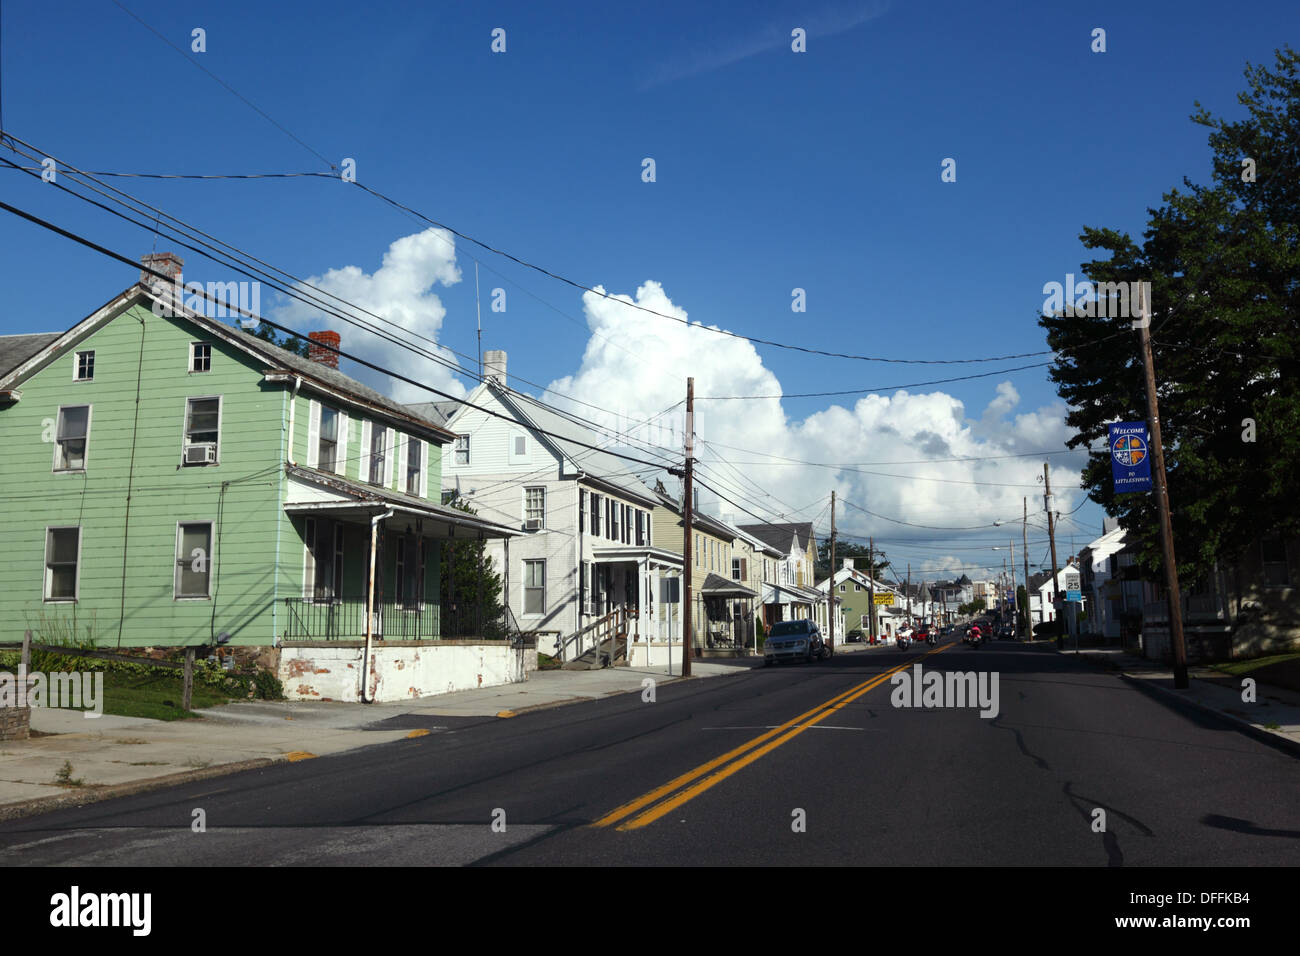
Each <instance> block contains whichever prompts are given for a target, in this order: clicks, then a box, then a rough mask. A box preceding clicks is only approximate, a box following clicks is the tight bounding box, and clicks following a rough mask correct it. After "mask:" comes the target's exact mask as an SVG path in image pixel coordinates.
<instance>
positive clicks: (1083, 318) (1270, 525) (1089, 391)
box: [1039, 47, 1300, 581]
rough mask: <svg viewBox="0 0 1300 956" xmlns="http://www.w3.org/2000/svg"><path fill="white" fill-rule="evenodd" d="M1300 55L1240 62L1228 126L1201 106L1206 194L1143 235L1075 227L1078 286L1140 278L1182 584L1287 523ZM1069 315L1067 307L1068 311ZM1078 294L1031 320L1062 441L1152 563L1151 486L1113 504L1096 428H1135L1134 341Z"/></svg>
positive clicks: (1295, 408) (1177, 203) (1291, 524)
mask: <svg viewBox="0 0 1300 956" xmlns="http://www.w3.org/2000/svg"><path fill="white" fill-rule="evenodd" d="M1298 67H1300V53H1298V52H1297V51H1295V50H1293V49H1291V48H1290V47H1286V48H1284V49H1282V50H1279V51H1277V52H1276V54H1275V63H1274V64H1273V65H1272V68H1271V69H1270V68H1266V67H1262V66H1261V67H1255V66H1249V65H1248V66H1247V68H1246V71H1245V77H1246V84H1247V88H1246V89H1245V90H1244V91H1243V92H1241V93H1239V94H1238V101H1239V102H1240V104H1241V105H1242V106H1243V107H1244V108H1245V115H1244V117H1242V118H1241V119H1238V120H1235V121H1229V120H1226V119H1223V118H1219V117H1215V116H1212V115H1211V114H1210V112H1209V111H1208V110H1207V109H1205V108H1204V107H1203V106H1201V104H1200V103H1197V104H1195V105H1196V109H1195V111H1194V112H1193V113H1192V116H1191V119H1192V121H1193V122H1195V123H1198V124H1200V125H1202V126H1204V127H1206V128H1207V129H1208V130H1209V136H1208V140H1209V146H1210V150H1211V154H1212V155H1211V160H1212V176H1211V181H1210V184H1209V185H1197V184H1194V183H1193V182H1191V180H1190V179H1188V178H1186V177H1185V178H1184V180H1183V187H1182V188H1181V189H1180V188H1174V189H1172V190H1170V191H1169V192H1167V193H1166V194H1165V195H1164V196H1163V197H1162V199H1163V205H1161V206H1160V207H1159V208H1156V209H1148V210H1147V213H1148V217H1149V218H1148V222H1147V227H1146V230H1145V232H1144V233H1143V236H1142V240H1141V241H1140V242H1138V241H1136V240H1134V239H1133V238H1132V237H1130V236H1129V235H1128V234H1127V233H1123V232H1119V231H1117V230H1114V229H1107V228H1094V227H1085V228H1084V230H1083V233H1082V234H1081V236H1080V239H1081V241H1082V242H1083V244H1084V246H1085V247H1086V248H1088V249H1091V250H1097V251H1099V252H1100V253H1103V254H1104V255H1103V256H1102V257H1099V258H1096V259H1093V260H1092V261H1089V262H1086V263H1084V264H1083V266H1082V268H1083V271H1084V273H1085V275H1086V276H1087V278H1088V279H1089V280H1091V281H1092V282H1093V283H1098V282H1134V281H1150V282H1151V288H1152V294H1151V303H1152V318H1151V325H1150V332H1151V338H1152V349H1153V355H1154V364H1155V375H1156V381H1157V393H1158V396H1159V405H1160V424H1161V429H1162V431H1163V438H1164V447H1165V456H1166V468H1167V472H1168V488H1169V500H1170V507H1171V511H1172V515H1173V531H1174V541H1175V548H1176V557H1177V560H1178V564H1179V572H1180V577H1182V578H1183V579H1184V580H1188V581H1191V580H1195V579H1196V578H1197V577H1199V576H1200V575H1201V574H1203V573H1204V572H1205V571H1206V570H1207V569H1208V568H1209V566H1210V565H1211V564H1212V563H1213V561H1214V560H1215V559H1216V558H1232V557H1235V556H1237V555H1238V554H1240V553H1241V551H1242V550H1243V549H1244V548H1245V547H1246V546H1247V545H1249V544H1250V543H1251V541H1252V540H1253V539H1254V538H1255V537H1256V536H1258V535H1259V534H1261V533H1263V532H1267V531H1272V530H1278V531H1282V532H1283V533H1286V534H1291V535H1293V534H1295V533H1296V531H1297V528H1298V527H1300V508H1297V507H1296V501H1297V500H1300V475H1298V473H1297V468H1296V464H1295V463H1296V462H1297V461H1300V391H1298V389H1300V379H1297V377H1296V371H1297V368H1296V358H1297V351H1300V311H1298V310H1297V305H1298V304H1300V303H1298V299H1300V227H1298V226H1297V223H1300V78H1298V77H1297V68H1298ZM1072 305H1073V306H1074V307H1073V308H1072V307H1071V306H1072ZM1097 311H1098V310H1096V309H1093V308H1088V307H1086V303H1084V302H1083V301H1082V299H1078V300H1076V302H1075V303H1066V304H1065V305H1064V307H1063V308H1062V309H1060V310H1057V311H1055V312H1054V313H1053V314H1050V315H1043V316H1041V317H1040V318H1039V324H1040V325H1041V326H1042V327H1043V328H1044V329H1046V331H1047V342H1048V345H1049V346H1050V347H1051V348H1052V349H1054V350H1056V351H1057V352H1058V357H1057V359H1056V361H1055V363H1054V365H1053V367H1052V369H1051V371H1050V373H1049V374H1050V377H1051V379H1052V381H1053V382H1055V383H1056V386H1057V391H1058V393H1059V394H1060V395H1061V397H1062V398H1064V399H1065V400H1066V402H1067V403H1068V404H1069V406H1070V411H1069V413H1068V415H1067V418H1066V421H1067V424H1068V425H1069V426H1070V427H1071V428H1073V429H1074V430H1075V435H1074V436H1073V437H1072V438H1071V440H1070V441H1069V443H1068V444H1069V445H1070V447H1080V446H1085V447H1087V448H1089V449H1090V452H1091V453H1090V456H1089V461H1088V465H1087V467H1086V469H1085V470H1084V473H1083V487H1084V488H1086V489H1087V490H1088V493H1089V495H1090V497H1092V498H1093V500H1095V501H1097V502H1099V503H1101V504H1102V505H1103V507H1105V509H1106V511H1107V512H1108V513H1109V514H1111V515H1116V516H1118V517H1119V519H1120V524H1121V526H1122V527H1124V528H1125V529H1126V530H1128V531H1130V532H1133V533H1135V534H1136V535H1137V537H1138V538H1139V539H1140V540H1141V542H1142V546H1141V551H1140V553H1139V561H1140V563H1141V565H1142V566H1143V569H1144V570H1145V571H1146V572H1147V573H1148V574H1152V575H1154V574H1155V573H1156V572H1157V570H1158V569H1159V568H1160V566H1161V557H1160V545H1159V518H1158V514H1157V511H1156V502H1155V496H1154V494H1153V493H1138V494H1123V495H1116V494H1115V493H1114V491H1113V489H1112V484H1111V469H1110V457H1109V454H1108V452H1107V449H1106V448H1105V445H1106V441H1105V440H1106V424H1107V423H1108V422H1114V421H1136V420H1143V419H1145V418H1146V417H1147V414H1146V398H1145V388H1144V383H1143V371H1142V361H1141V353H1140V339H1139V333H1138V332H1137V331H1136V330H1134V329H1132V328H1131V326H1130V321H1131V320H1130V319H1129V318H1107V317H1104V316H1099V315H1096V314H1095V312H1097Z"/></svg>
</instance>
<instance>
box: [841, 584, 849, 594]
mask: <svg viewBox="0 0 1300 956" xmlns="http://www.w3.org/2000/svg"><path fill="white" fill-rule="evenodd" d="M846 590H847V588H846V587H845V586H844V585H843V584H841V585H840V593H841V594H843V593H844V592H845V591H846Z"/></svg>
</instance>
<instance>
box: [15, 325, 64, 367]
mask: <svg viewBox="0 0 1300 956" xmlns="http://www.w3.org/2000/svg"><path fill="white" fill-rule="evenodd" d="M62 335H63V333H62V332H33V333H30V334H26V335H0V378H4V377H5V376H6V375H8V374H9V373H10V372H12V371H13V370H14V369H16V368H17V367H18V366H20V365H22V364H23V363H24V362H26V361H27V360H28V359H29V358H31V357H32V356H33V355H35V354H36V353H37V352H39V351H41V349H43V348H45V347H46V346H47V345H49V344H50V343H51V342H53V341H55V340H56V339H58V338H59V337H61V336H62Z"/></svg>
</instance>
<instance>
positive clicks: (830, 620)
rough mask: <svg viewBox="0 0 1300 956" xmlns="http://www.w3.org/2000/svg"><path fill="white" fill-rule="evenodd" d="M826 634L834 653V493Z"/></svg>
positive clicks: (832, 496) (833, 498) (827, 584)
mask: <svg viewBox="0 0 1300 956" xmlns="http://www.w3.org/2000/svg"><path fill="white" fill-rule="evenodd" d="M826 633H827V634H829V635H830V638H831V642H830V645H829V647H830V649H831V653H832V654H834V653H835V492H834V491H832V492H831V573H830V577H828V578H827V579H826Z"/></svg>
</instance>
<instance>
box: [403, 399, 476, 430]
mask: <svg viewBox="0 0 1300 956" xmlns="http://www.w3.org/2000/svg"><path fill="white" fill-rule="evenodd" d="M462 404H464V403H463V402H417V403H416V404H414V405H407V406H406V407H407V408H409V409H410V410H411V411H412V412H413V413H414V414H416V415H419V416H420V417H421V418H427V419H429V421H431V422H436V423H437V424H439V425H441V426H443V427H444V428H446V427H447V422H449V421H451V416H452V415H455V414H456V411H457V409H459V408H460V407H461V405H462Z"/></svg>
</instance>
